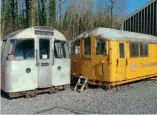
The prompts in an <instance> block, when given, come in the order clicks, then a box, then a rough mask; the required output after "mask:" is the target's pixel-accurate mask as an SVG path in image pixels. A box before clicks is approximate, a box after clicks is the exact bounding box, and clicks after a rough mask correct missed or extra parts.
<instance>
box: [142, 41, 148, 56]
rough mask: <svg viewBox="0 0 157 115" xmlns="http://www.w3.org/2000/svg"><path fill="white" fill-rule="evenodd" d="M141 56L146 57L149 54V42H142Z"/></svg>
mask: <svg viewBox="0 0 157 115" xmlns="http://www.w3.org/2000/svg"><path fill="white" fill-rule="evenodd" d="M140 56H142V57H146V56H148V44H147V43H140Z"/></svg>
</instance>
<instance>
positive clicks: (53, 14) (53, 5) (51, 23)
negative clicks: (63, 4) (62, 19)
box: [49, 0, 56, 27]
mask: <svg viewBox="0 0 157 115" xmlns="http://www.w3.org/2000/svg"><path fill="white" fill-rule="evenodd" d="M55 22H56V1H55V0H50V19H49V26H51V27H53V26H55Z"/></svg>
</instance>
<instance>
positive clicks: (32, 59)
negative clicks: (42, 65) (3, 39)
mask: <svg viewBox="0 0 157 115" xmlns="http://www.w3.org/2000/svg"><path fill="white" fill-rule="evenodd" d="M11 40H21V41H22V42H23V40H33V42H34V47H33V49H34V56H33V58H23V59H17V58H16V56H14V57H15V61H21V60H34V59H35V58H36V55H35V39H34V38H20V39H16V38H13V39H10V40H9V43H10V45H9V47H11ZM14 47H15V45H13V48H12V51H11V52H12V55H13V51H14V50H15V49H14ZM22 50H23V49H22ZM23 52H24V51H23ZM7 53H8V51H7Z"/></svg>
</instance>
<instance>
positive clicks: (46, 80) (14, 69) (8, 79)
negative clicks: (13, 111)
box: [1, 27, 70, 92]
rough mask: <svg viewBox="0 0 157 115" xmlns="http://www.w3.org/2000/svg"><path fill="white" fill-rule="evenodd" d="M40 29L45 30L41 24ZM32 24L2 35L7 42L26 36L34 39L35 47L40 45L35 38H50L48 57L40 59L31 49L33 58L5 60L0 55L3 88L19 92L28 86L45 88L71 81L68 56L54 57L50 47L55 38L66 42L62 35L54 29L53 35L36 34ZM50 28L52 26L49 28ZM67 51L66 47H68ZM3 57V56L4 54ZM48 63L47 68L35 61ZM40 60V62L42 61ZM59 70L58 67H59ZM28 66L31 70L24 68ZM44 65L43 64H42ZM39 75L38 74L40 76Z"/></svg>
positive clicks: (5, 49)
mask: <svg viewBox="0 0 157 115" xmlns="http://www.w3.org/2000/svg"><path fill="white" fill-rule="evenodd" d="M39 28H40V30H42V31H47V30H45V29H44V28H43V29H41V28H42V27H39ZM34 31H35V27H32V28H28V29H25V30H21V31H18V32H14V33H12V35H11V34H10V35H7V36H6V37H4V38H3V40H7V41H6V45H5V46H7V45H8V43H9V42H10V39H26V38H33V39H34V42H35V47H34V50H35V51H36V50H38V49H39V47H38V46H39V42H38V40H39V39H38V38H39V37H40V38H41V37H42V38H47V37H48V38H49V39H50V41H51V42H50V44H51V45H50V59H49V60H47V61H46V60H39V59H37V58H38V56H37V54H36V52H35V51H34V53H35V54H34V59H25V60H7V59H5V58H2V55H1V58H2V59H1V75H2V76H1V82H2V87H1V89H2V90H3V91H5V92H21V91H28V90H35V89H37V88H47V87H52V86H63V85H68V84H70V58H69V57H68V58H55V56H54V54H53V52H52V51H54V40H62V41H65V42H66V38H65V36H64V35H63V34H62V33H60V32H59V31H57V30H53V33H54V35H51V36H46V35H36V34H35V33H34ZM49 31H52V30H49ZM7 50H8V49H7V48H6V47H5V48H4V50H3V55H8V54H6V53H5V52H7ZM67 52H68V51H67ZM3 57H5V56H3ZM40 61H41V63H48V65H49V66H48V67H47V69H44V68H43V67H39V66H37V62H38V63H40ZM41 63H40V64H41ZM59 66H60V67H61V70H60V71H59V70H58V67H59ZM27 68H30V69H31V72H30V73H27V72H26V69H27ZM45 68H46V67H45ZM39 76H40V77H39ZM44 85H45V86H44Z"/></svg>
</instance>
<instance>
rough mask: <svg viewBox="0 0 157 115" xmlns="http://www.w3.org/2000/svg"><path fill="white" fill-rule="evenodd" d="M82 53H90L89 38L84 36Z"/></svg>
mask: <svg viewBox="0 0 157 115" xmlns="http://www.w3.org/2000/svg"><path fill="white" fill-rule="evenodd" d="M84 54H85V55H90V54H91V38H90V37H88V38H85V39H84Z"/></svg>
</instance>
